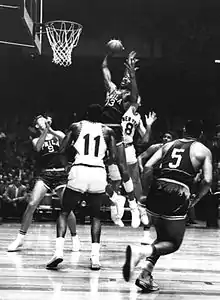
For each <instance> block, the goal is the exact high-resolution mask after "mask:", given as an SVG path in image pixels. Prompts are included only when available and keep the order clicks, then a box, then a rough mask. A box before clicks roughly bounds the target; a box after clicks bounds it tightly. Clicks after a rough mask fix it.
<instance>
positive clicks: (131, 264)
mask: <svg viewBox="0 0 220 300" xmlns="http://www.w3.org/2000/svg"><path fill="white" fill-rule="evenodd" d="M139 249H140V247H138V246H130V245H128V246H127V248H126V253H125V264H124V266H123V268H122V273H123V277H124V280H125V281H129V280H130V279H131V276H132V274H133V272H134V269H135V267H136V266H137V265H138V264H139V262H140V261H141V259H142V258H144V255H143V254H142V253H141V251H139Z"/></svg>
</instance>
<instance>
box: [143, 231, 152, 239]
mask: <svg viewBox="0 0 220 300" xmlns="http://www.w3.org/2000/svg"><path fill="white" fill-rule="evenodd" d="M144 240H146V241H148V240H149V241H150V240H151V232H150V229H147V230H144Z"/></svg>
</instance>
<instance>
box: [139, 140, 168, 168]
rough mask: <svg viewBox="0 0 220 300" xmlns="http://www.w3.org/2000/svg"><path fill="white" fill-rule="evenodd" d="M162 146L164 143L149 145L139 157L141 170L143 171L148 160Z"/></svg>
mask: <svg viewBox="0 0 220 300" xmlns="http://www.w3.org/2000/svg"><path fill="white" fill-rule="evenodd" d="M161 146H162V144H155V145H151V146H150V147H148V148H147V149H146V150H145V151H144V152H142V153H141V154H140V155H139V156H138V157H137V160H138V164H139V168H140V170H142V171H143V168H144V165H145V163H146V161H147V160H148V159H149V158H150V157H151V156H152V155H153V154H154V153H155V152H156V151H157V150H158V149H159V148H160V147H161Z"/></svg>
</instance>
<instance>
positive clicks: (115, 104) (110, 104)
mask: <svg viewBox="0 0 220 300" xmlns="http://www.w3.org/2000/svg"><path fill="white" fill-rule="evenodd" d="M122 49H123V46H122ZM110 52H111V51H110ZM111 54H112V53H108V54H107V55H106V56H105V58H104V60H103V63H102V71H103V76H104V82H105V86H106V101H105V105H104V107H103V115H102V116H103V120H102V121H103V123H106V124H109V126H110V127H112V128H113V129H114V132H115V135H116V143H117V166H116V165H114V164H111V163H110V165H109V166H108V169H109V175H110V178H111V181H112V183H113V187H114V182H118V180H120V179H121V178H122V183H123V186H124V189H125V192H126V193H127V196H128V199H129V207H130V209H131V215H132V221H131V225H132V227H134V228H137V227H138V226H139V225H140V215H139V210H138V206H137V202H136V200H135V196H134V187H133V183H132V180H131V178H130V176H129V170H128V165H127V162H126V156H125V147H124V142H123V134H122V128H121V120H122V116H123V115H124V113H125V111H126V110H127V109H128V107H129V106H130V105H131V104H133V103H136V102H137V98H138V88H137V84H136V78H135V71H136V66H135V64H136V62H137V59H136V52H135V51H132V52H130V53H129V55H128V58H127V60H126V63H125V65H126V70H125V73H124V77H123V79H122V81H121V84H120V87H117V86H116V85H115V84H114V83H113V82H112V79H111V73H110V70H109V68H108V56H109V55H111ZM110 124H111V125H110ZM115 191H117V190H116V189H115ZM107 192H108V194H109V196H110V199H111V200H112V202H113V203H115V204H116V206H117V208H118V214H119V215H121V214H122V210H124V203H125V199H124V197H121V196H119V195H117V194H116V193H115V192H113V191H112V190H111V189H110V190H108V189H107ZM113 221H114V220H113Z"/></svg>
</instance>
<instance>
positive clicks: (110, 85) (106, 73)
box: [102, 55, 115, 92]
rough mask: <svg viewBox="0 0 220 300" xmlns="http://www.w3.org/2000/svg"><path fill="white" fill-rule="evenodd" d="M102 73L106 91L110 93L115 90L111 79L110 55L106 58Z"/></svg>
mask: <svg viewBox="0 0 220 300" xmlns="http://www.w3.org/2000/svg"><path fill="white" fill-rule="evenodd" d="M102 73H103V77H104V83H105V87H106V90H107V91H108V92H111V91H112V90H113V89H115V84H114V83H113V82H112V79H111V72H110V70H109V68H108V55H106V56H105V58H104V60H103V62H102Z"/></svg>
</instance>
